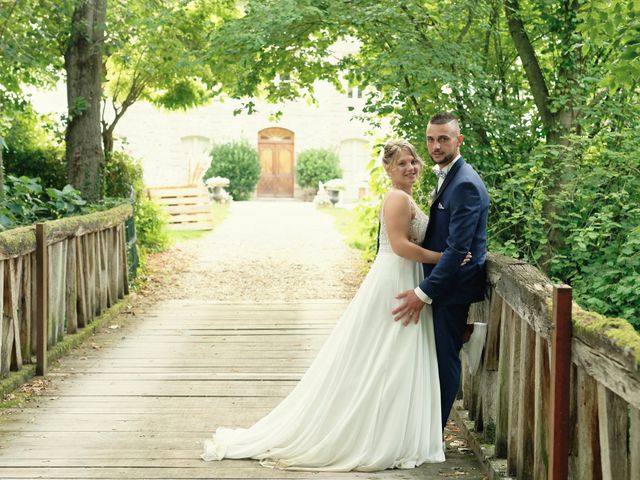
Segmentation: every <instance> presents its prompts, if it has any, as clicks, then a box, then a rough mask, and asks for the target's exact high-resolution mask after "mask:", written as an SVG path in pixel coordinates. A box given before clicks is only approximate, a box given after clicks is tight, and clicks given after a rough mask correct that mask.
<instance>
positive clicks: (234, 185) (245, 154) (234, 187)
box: [203, 141, 260, 200]
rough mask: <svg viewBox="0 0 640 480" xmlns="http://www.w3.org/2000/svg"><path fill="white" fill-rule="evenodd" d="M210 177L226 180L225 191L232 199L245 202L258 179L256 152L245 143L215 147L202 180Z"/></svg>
mask: <svg viewBox="0 0 640 480" xmlns="http://www.w3.org/2000/svg"><path fill="white" fill-rule="evenodd" d="M211 177H225V178H228V179H229V181H230V184H229V187H228V189H227V190H228V191H229V193H230V194H231V195H232V196H233V198H234V199H236V200H247V199H248V198H249V197H250V196H251V194H252V193H253V191H254V189H255V188H256V184H257V183H258V180H259V179H260V161H259V160H258V152H257V151H256V149H255V148H253V147H252V146H251V145H249V143H248V142H247V141H242V142H231V143H225V144H222V145H216V146H215V147H213V149H212V150H211V166H210V167H209V169H208V170H207V171H206V173H205V174H204V179H203V180H204V181H206V180H207V179H209V178H211Z"/></svg>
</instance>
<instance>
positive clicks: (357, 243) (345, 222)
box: [320, 207, 368, 252]
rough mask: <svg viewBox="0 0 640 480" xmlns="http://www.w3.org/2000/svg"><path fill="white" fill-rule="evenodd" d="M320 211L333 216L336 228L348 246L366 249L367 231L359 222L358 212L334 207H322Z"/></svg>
mask: <svg viewBox="0 0 640 480" xmlns="http://www.w3.org/2000/svg"><path fill="white" fill-rule="evenodd" d="M320 211H322V212H324V213H326V214H328V215H331V216H332V217H333V219H334V222H335V226H336V229H337V230H338V231H339V232H340V233H341V234H342V235H344V237H345V242H346V243H347V245H348V246H349V247H351V248H355V249H357V250H361V251H363V252H364V251H366V250H367V246H368V238H367V233H366V231H365V228H364V226H363V225H362V223H361V222H360V218H359V215H358V212H356V211H355V210H348V209H346V208H336V207H323V208H321V209H320Z"/></svg>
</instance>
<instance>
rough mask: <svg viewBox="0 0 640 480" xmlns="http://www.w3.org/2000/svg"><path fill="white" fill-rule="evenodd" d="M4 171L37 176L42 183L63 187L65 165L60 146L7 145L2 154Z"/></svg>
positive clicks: (65, 175)
mask: <svg viewBox="0 0 640 480" xmlns="http://www.w3.org/2000/svg"><path fill="white" fill-rule="evenodd" d="M3 160H4V165H5V171H6V172H7V173H8V174H11V175H14V176H17V177H22V176H26V177H38V178H40V180H41V182H42V184H43V185H47V186H51V187H52V188H60V189H61V188H64V186H65V185H66V184H67V166H66V163H65V160H64V150H63V149H62V148H60V147H50V148H38V147H35V148H29V149H26V150H16V149H14V148H12V147H9V148H8V149H7V150H5V152H4V154H3Z"/></svg>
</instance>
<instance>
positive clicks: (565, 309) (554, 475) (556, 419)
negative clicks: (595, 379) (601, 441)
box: [549, 285, 572, 480]
mask: <svg viewBox="0 0 640 480" xmlns="http://www.w3.org/2000/svg"><path fill="white" fill-rule="evenodd" d="M571 303H572V299H571V287H569V286H567V285H561V286H557V285H554V287H553V326H554V328H553V332H552V337H551V399H550V400H551V401H550V411H551V417H550V425H549V432H550V435H549V441H550V446H549V447H550V448H549V457H550V458H549V480H567V478H568V475H569V386H570V382H571Z"/></svg>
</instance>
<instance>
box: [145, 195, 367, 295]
mask: <svg viewBox="0 0 640 480" xmlns="http://www.w3.org/2000/svg"><path fill="white" fill-rule="evenodd" d="M230 208H231V212H230V215H229V217H228V218H227V219H226V220H225V221H224V222H223V223H222V225H220V226H218V227H217V228H216V229H215V230H213V231H212V232H211V233H208V234H207V235H205V236H204V237H202V238H200V239H198V240H190V241H185V242H181V243H179V244H177V245H176V246H174V247H173V248H172V249H171V250H170V251H168V252H165V253H163V254H159V255H156V256H154V257H153V258H152V260H151V270H152V272H154V275H153V276H152V278H151V281H150V284H149V285H148V286H147V288H145V291H144V293H143V295H144V296H149V295H152V296H154V297H155V296H157V297H159V298H157V299H162V298H176V299H177V298H193V299H206V300H218V301H276V302H279V301H294V300H307V299H350V298H351V297H352V296H353V294H354V293H355V291H356V290H357V287H358V285H359V284H360V282H361V280H362V275H363V272H364V270H365V262H364V261H363V260H362V259H361V256H360V252H358V251H356V250H353V249H350V248H349V247H347V246H346V245H345V243H344V241H343V238H342V236H341V234H340V233H338V232H337V231H336V229H335V227H334V225H333V223H334V220H333V218H332V217H331V216H329V215H327V214H325V213H322V212H321V211H319V210H318V209H317V208H316V207H315V206H314V205H313V204H311V203H303V202H292V201H255V202H235V203H233V204H232V205H231V207H230ZM157 273H160V275H157Z"/></svg>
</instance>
